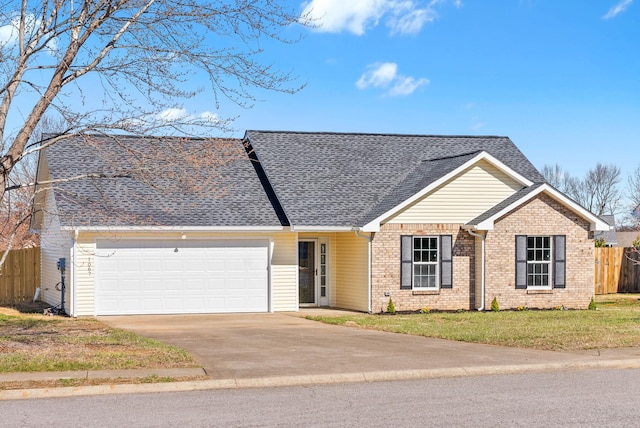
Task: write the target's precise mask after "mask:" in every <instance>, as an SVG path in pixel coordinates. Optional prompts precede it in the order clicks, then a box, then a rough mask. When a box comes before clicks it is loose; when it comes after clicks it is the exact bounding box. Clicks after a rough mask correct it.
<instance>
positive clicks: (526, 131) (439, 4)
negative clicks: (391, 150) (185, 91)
mask: <svg viewBox="0 0 640 428" xmlns="http://www.w3.org/2000/svg"><path fill="white" fill-rule="evenodd" d="M292 5H294V6H295V7H299V8H300V10H301V11H302V10H304V9H305V7H310V8H313V12H312V13H313V14H315V17H316V18H317V21H316V22H318V24H319V27H318V28H317V29H316V30H309V31H307V30H305V31H304V32H305V38H304V39H303V40H302V41H300V42H299V43H297V44H294V45H279V44H275V43H267V44H265V54H264V56H265V60H266V61H267V62H273V63H274V64H276V65H277V66H278V67H280V68H281V69H284V70H293V72H294V74H296V75H297V76H299V79H298V81H299V82H301V83H306V85H307V86H306V87H305V89H304V90H302V91H301V92H299V93H297V94H295V95H285V94H277V93H268V92H258V93H257V96H258V97H259V98H260V99H261V100H262V101H260V102H258V103H257V104H256V105H255V106H254V107H253V108H252V109H250V110H238V109H234V108H233V107H232V106H229V105H225V104H223V106H222V107H223V109H222V110H221V111H220V114H221V115H223V116H224V115H228V113H231V114H232V115H235V114H239V115H240V116H239V118H238V119H237V120H236V122H235V128H237V129H238V130H239V132H238V134H236V135H238V136H240V135H242V131H243V130H245V129H275V130H303V131H345V132H376V133H377V132H379V133H415V134H455V135H459V134H464V135H468V134H473V135H506V136H509V137H511V139H512V140H513V141H514V142H515V143H516V144H517V145H518V146H519V147H520V149H521V150H522V151H523V152H524V153H525V155H527V156H528V157H529V159H531V161H532V162H533V163H534V164H535V165H536V166H537V167H538V168H541V167H542V166H543V165H544V164H555V163H559V164H560V165H561V166H563V167H564V169H565V170H567V171H569V172H570V173H571V174H573V175H578V176H582V175H583V174H584V173H585V172H586V171H587V170H588V169H589V168H591V167H593V166H594V165H595V164H596V162H604V163H614V164H616V165H618V166H620V167H621V168H622V170H623V174H624V176H625V177H624V180H623V181H625V182H626V174H628V173H630V172H632V171H633V170H634V169H635V168H636V167H637V166H638V165H640V156H637V155H636V153H638V149H637V148H638V142H639V140H640V25H639V24H638V23H640V2H636V4H634V2H633V0H622V1H620V0H597V1H584V0H561V1H558V0H500V1H497V0H482V1H480V0H461V1H455V0H439V1H438V0H431V1H428V0H427V1H420V0H403V1H399V0H398V1H396V0H358V1H356V0H349V1H346V0H313V1H311V2H308V3H302V4H301V3H299V2H295V3H294V2H292ZM307 10H308V9H307ZM200 106H201V107H202V104H200ZM185 107H186V108H188V106H185ZM207 109H208V110H211V109H210V108H207ZM623 184H624V183H623Z"/></svg>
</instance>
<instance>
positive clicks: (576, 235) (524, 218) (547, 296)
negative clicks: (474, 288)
mask: <svg viewBox="0 0 640 428" xmlns="http://www.w3.org/2000/svg"><path fill="white" fill-rule="evenodd" d="M515 235H565V236H566V239H567V241H566V258H567V259H566V288H564V289H559V288H554V289H552V290H548V291H547V290H545V291H533V290H516V288H515V276H516V274H515V269H516V268H515ZM591 237H592V236H591V233H590V232H589V223H588V222H587V221H585V220H583V219H581V218H580V217H578V216H577V215H576V214H574V213H573V212H572V211H570V210H568V209H567V208H565V207H564V206H562V205H561V204H559V203H558V202H556V201H555V200H553V199H552V198H550V197H548V196H546V195H541V196H539V197H538V198H535V199H533V200H531V201H529V202H527V203H526V204H524V205H522V206H521V207H519V208H518V209H516V210H514V211H513V212H511V213H510V214H509V215H507V216H505V217H503V218H502V219H500V220H498V221H497V222H496V223H495V226H494V230H493V231H490V232H489V233H488V234H487V238H486V241H485V250H486V253H485V255H486V264H485V266H486V274H485V282H486V285H485V287H486V288H485V289H486V295H485V305H486V306H487V307H489V305H490V303H491V300H492V299H493V298H494V297H496V298H497V299H498V303H499V304H500V308H501V309H502V308H505V309H506V308H516V307H518V306H525V307H529V308H553V307H555V306H562V305H564V306H565V307H567V308H577V309H586V308H587V306H588V305H589V300H590V299H591V296H593V241H592V240H591Z"/></svg>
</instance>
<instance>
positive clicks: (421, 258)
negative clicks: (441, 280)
mask: <svg viewBox="0 0 640 428" xmlns="http://www.w3.org/2000/svg"><path fill="white" fill-rule="evenodd" d="M413 288H419V289H423V288H427V289H429V288H431V289H436V288H438V238H436V237H435V236H414V237H413Z"/></svg>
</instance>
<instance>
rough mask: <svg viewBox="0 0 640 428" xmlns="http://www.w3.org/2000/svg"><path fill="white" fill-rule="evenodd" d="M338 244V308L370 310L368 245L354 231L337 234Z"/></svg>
mask: <svg viewBox="0 0 640 428" xmlns="http://www.w3.org/2000/svg"><path fill="white" fill-rule="evenodd" d="M335 240H336V245H335V251H334V253H335V262H334V270H335V278H336V281H335V282H336V286H335V293H334V294H335V306H336V307H338V308H343V309H353V310H357V311H362V312H367V311H368V310H369V245H368V241H367V239H365V238H360V237H358V236H356V235H355V233H353V232H348V233H337V234H336V238H335Z"/></svg>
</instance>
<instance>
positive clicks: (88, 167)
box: [44, 135, 281, 227]
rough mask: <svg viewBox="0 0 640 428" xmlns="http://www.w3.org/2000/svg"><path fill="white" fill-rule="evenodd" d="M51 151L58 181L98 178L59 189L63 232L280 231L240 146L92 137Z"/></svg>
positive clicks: (51, 165)
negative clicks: (141, 228)
mask: <svg viewBox="0 0 640 428" xmlns="http://www.w3.org/2000/svg"><path fill="white" fill-rule="evenodd" d="M44 153H45V156H46V159H47V162H48V165H49V169H50V173H51V178H52V179H54V180H60V179H68V178H73V177H78V176H82V175H86V174H89V175H91V177H87V178H80V179H74V180H70V181H68V182H60V183H56V184H54V192H55V197H56V203H57V207H58V210H59V214H60V216H59V217H60V222H61V225H62V226H108V227H116V226H185V227H189V226H191V227H208V226H209V227H210V226H229V227H234V226H256V227H259V226H281V222H280V220H279V219H278V216H277V214H276V212H275V210H274V208H273V205H272V204H271V202H270V201H269V198H268V196H267V193H265V190H264V189H263V187H262V184H261V182H260V179H259V177H258V175H257V174H256V171H255V169H254V167H253V164H252V161H251V160H250V159H249V158H248V157H247V156H246V153H245V150H244V147H243V145H242V141H241V140H237V139H236V140H230V139H227V140H214V139H195V138H188V139H186V138H178V137H136V136H102V135H86V136H73V137H66V138H64V139H63V140H61V141H60V142H57V143H56V144H53V145H51V146H49V147H47V148H46V149H45V150H44ZM100 176H101V177H103V178H99V177H100ZM113 176H117V178H113Z"/></svg>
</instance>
